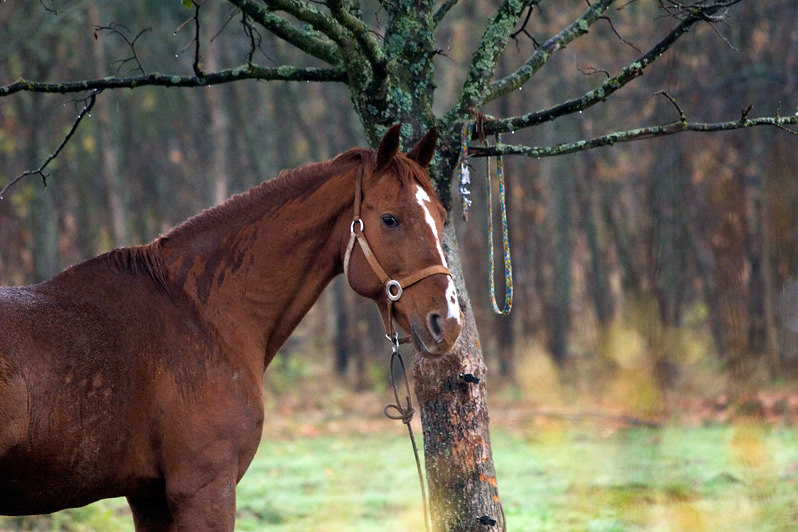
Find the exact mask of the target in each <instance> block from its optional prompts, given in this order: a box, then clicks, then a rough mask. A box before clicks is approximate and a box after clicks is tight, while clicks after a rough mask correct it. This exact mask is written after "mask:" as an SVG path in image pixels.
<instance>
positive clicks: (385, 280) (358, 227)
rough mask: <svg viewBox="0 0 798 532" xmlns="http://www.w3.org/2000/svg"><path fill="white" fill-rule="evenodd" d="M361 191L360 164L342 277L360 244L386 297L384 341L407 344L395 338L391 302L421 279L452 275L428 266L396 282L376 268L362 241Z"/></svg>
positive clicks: (361, 171) (444, 269) (347, 275)
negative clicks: (385, 336) (383, 288)
mask: <svg viewBox="0 0 798 532" xmlns="http://www.w3.org/2000/svg"><path fill="white" fill-rule="evenodd" d="M362 189H363V166H362V165H361V167H360V169H359V170H358V174H357V179H356V180H355V208H354V211H355V212H354V216H353V218H352V224H351V225H350V227H349V243H348V244H347V246H346V254H345V255H344V275H346V278H347V280H348V279H349V260H350V259H351V258H352V251H353V250H354V248H355V242H357V243H359V244H360V249H361V250H362V251H363V255H365V257H366V260H367V261H368V263H369V265H370V266H371V270H372V271H373V272H374V274H375V275H376V276H377V278H378V279H379V280H380V283H381V284H382V285H383V286H384V287H385V295H386V296H387V298H388V305H387V309H386V312H384V313H383V312H381V313H380V314H381V315H382V321H383V324H384V325H385V334H386V335H387V336H388V339H389V340H391V341H392V342H394V343H407V342H409V341H410V337H409V336H406V337H404V338H399V337H398V336H397V334H396V331H395V329H394V326H393V303H394V302H395V301H399V298H400V297H402V293H403V292H404V290H405V288H407V287H409V286H411V285H414V284H416V283H417V282H419V281H421V280H422V279H426V278H427V277H430V276H432V275H437V274H443V275H449V276H451V275H452V272H451V271H449V268H447V267H446V266H444V265H442V264H435V265H432V266H427V267H426V268H422V269H421V270H419V271H417V272H415V273H411V274H410V275H408V276H406V277H403V278H401V279H399V280H398V281H397V280H395V279H393V278H391V276H389V275H388V274H387V273H386V272H385V269H384V268H383V267H382V265H380V261H379V260H377V257H376V256H375V255H374V252H373V251H372V250H371V246H369V243H368V240H366V235H365V234H364V233H363V230H364V225H363V219H362V218H361V217H360V203H361V201H362V195H363V194H362ZM350 285H351V281H350Z"/></svg>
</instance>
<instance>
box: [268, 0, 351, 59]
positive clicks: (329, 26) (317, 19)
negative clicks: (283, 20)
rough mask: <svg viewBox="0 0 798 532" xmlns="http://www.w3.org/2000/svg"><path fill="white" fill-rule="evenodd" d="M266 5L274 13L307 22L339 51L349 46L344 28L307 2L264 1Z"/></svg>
mask: <svg viewBox="0 0 798 532" xmlns="http://www.w3.org/2000/svg"><path fill="white" fill-rule="evenodd" d="M266 5H267V6H268V7H270V8H271V9H273V10H275V11H284V12H286V13H288V14H289V15H292V16H294V17H296V18H297V19H298V20H301V21H302V22H307V23H308V24H310V25H311V26H313V28H315V29H316V30H317V31H319V32H321V33H322V34H324V35H326V36H327V37H329V38H330V40H332V41H333V42H335V43H336V44H337V45H338V47H339V48H340V49H344V50H345V49H346V48H347V47H348V45H349V42H348V37H349V35H348V32H347V31H346V30H345V29H344V27H343V26H341V25H340V23H339V22H338V21H337V20H336V19H334V18H333V17H330V16H329V15H327V14H325V13H322V12H321V11H319V10H318V9H316V8H315V7H314V6H312V5H310V4H309V3H307V2H303V1H302V0H266Z"/></svg>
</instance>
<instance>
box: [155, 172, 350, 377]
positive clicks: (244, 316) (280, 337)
mask: <svg viewBox="0 0 798 532" xmlns="http://www.w3.org/2000/svg"><path fill="white" fill-rule="evenodd" d="M323 164H324V163H322V164H320V165H312V166H308V167H304V168H303V169H301V173H295V174H293V175H292V174H290V173H289V174H288V175H285V176H281V177H280V178H278V179H277V180H276V182H275V183H271V182H270V183H264V184H263V185H261V186H259V187H256V188H255V189H253V190H251V191H250V192H248V193H246V194H244V195H241V196H238V197H234V198H232V199H231V200H229V201H228V202H227V203H226V204H224V205H222V206H220V207H218V208H216V209H212V210H210V211H207V212H206V213H203V214H201V215H199V216H198V217H197V219H192V220H190V221H189V222H187V224H185V225H186V227H182V226H181V228H178V229H177V230H176V231H175V232H174V234H171V233H170V234H169V235H167V236H166V237H165V239H164V242H163V244H162V249H163V250H164V261H163V262H164V265H165V269H166V270H167V272H168V273H167V277H168V279H169V283H170V285H177V286H179V287H180V289H181V290H182V292H183V293H184V294H186V295H187V297H188V298H189V299H190V300H191V301H192V303H193V304H194V305H195V307H196V308H197V310H198V313H199V314H200V315H201V317H202V319H204V320H205V321H206V322H207V323H208V324H210V325H211V326H212V327H213V328H214V329H215V330H216V332H217V333H218V334H219V336H220V337H221V338H222V339H223V340H224V341H225V342H226V343H227V344H229V346H230V347H231V348H232V350H233V351H235V352H236V353H237V354H238V353H242V354H244V356H248V357H250V358H252V359H253V360H250V361H249V363H250V365H251V366H252V367H253V368H258V369H259V370H260V371H261V372H262V371H263V370H265V367H266V365H268V363H269V362H270V361H271V359H272V358H273V357H274V355H275V354H276V353H277V350H278V349H279V347H280V346H281V345H282V344H283V342H284V341H285V340H286V339H287V338H288V336H289V335H290V334H291V332H292V331H293V330H294V328H295V327H296V325H297V324H298V323H299V321H300V320H301V319H302V317H303V316H304V315H305V314H306V313H307V311H308V310H309V309H310V307H311V306H312V305H313V303H314V302H315V301H316V299H317V298H318V296H319V294H320V293H321V291H322V290H323V288H324V287H325V286H326V285H327V284H328V283H329V281H330V280H331V279H332V278H333V277H334V276H335V275H337V274H338V273H340V272H341V271H342V261H341V254H342V250H343V249H344V248H345V246H346V241H347V239H348V236H349V234H348V233H349V231H348V225H349V223H350V221H351V209H352V203H353V198H354V182H355V172H356V171H357V165H356V164H348V165H346V166H344V167H343V168H341V169H340V170H339V171H338V172H336V173H334V174H332V175H330V176H328V177H326V178H325V177H321V176H320V177H318V178H317V179H315V180H314V179H313V175H312V174H313V171H314V167H315V166H318V170H319V172H321V171H323V170H325V169H327V170H329V168H328V167H324V166H323ZM328 164H329V163H328ZM296 172H300V171H296ZM237 356H238V355H237Z"/></svg>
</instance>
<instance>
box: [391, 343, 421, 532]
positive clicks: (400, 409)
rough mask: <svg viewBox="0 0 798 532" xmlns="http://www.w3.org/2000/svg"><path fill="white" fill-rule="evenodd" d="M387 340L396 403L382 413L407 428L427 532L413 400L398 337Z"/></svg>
mask: <svg viewBox="0 0 798 532" xmlns="http://www.w3.org/2000/svg"><path fill="white" fill-rule="evenodd" d="M389 340H391V346H392V352H391V363H390V367H389V370H390V372H391V387H393V396H394V399H396V402H395V403H389V404H387V405H385V408H384V409H383V413H384V414H385V416H386V417H387V418H389V419H395V420H400V421H401V422H402V423H404V424H405V426H406V427H407V434H408V436H409V437H410V444H411V445H412V446H413V456H414V457H415V459H416V471H418V484H419V486H421V500H422V501H423V503H424V527H425V528H426V530H427V532H429V531H430V516H429V508H428V503H427V488H426V484H425V482H424V474H423V473H422V471H421V460H420V459H419V457H418V446H417V445H416V437H415V436H414V435H413V427H411V426H410V422H411V421H412V420H413V414H414V413H415V412H416V409H415V408H413V400H412V399H411V397H410V381H409V380H408V379H407V369H406V368H405V361H404V359H403V358H402V353H400V352H399V335H398V334H396V333H394V334H393V337H389ZM396 363H398V364H399V368H401V370H402V379H404V383H405V392H406V395H405V406H402V401H400V400H399V387H398V385H397V384H396V371H395V368H394V366H395V364H396ZM394 412H395V413H394Z"/></svg>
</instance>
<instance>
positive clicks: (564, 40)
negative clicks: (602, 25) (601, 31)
mask: <svg viewBox="0 0 798 532" xmlns="http://www.w3.org/2000/svg"><path fill="white" fill-rule="evenodd" d="M614 1H615V0H599V1H598V2H595V3H594V4H592V5H590V7H589V8H588V9H587V11H585V12H584V13H582V15H581V16H580V17H579V18H577V19H576V20H575V21H574V22H572V23H571V24H570V25H569V26H568V27H567V28H565V29H564V30H562V31H561V32H560V33H558V34H557V35H555V36H553V37H551V38H550V39H549V40H547V41H546V42H544V43H543V44H542V45H541V46H540V48H538V49H537V50H535V53H533V54H532V55H531V56H530V57H529V59H527V60H526V62H525V63H524V64H523V65H521V67H520V68H518V69H517V70H516V71H515V72H513V73H512V74H510V75H509V76H506V77H504V78H502V79H500V80H497V81H494V82H493V83H491V84H490V85H489V86H488V89H487V94H485V97H484V103H487V102H491V101H493V100H495V99H497V98H500V97H502V96H504V95H505V94H507V93H509V92H512V91H514V90H516V89H518V88H519V87H520V86H521V85H523V84H524V83H526V82H527V81H528V80H529V78H531V77H532V76H533V75H534V74H535V72H537V71H538V70H540V67H542V66H543V65H545V64H546V63H547V62H548V60H549V58H550V57H551V54H553V53H554V52H556V51H557V50H560V49H562V48H564V47H565V46H566V45H568V44H570V43H571V42H573V41H574V40H575V39H577V38H578V37H581V36H582V35H584V34H585V33H587V31H588V28H590V26H591V25H592V24H593V23H594V22H595V21H596V20H598V19H599V18H600V17H601V14H602V13H604V11H606V10H607V8H608V7H609V6H610V5H611V4H612V3H613V2H614Z"/></svg>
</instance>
